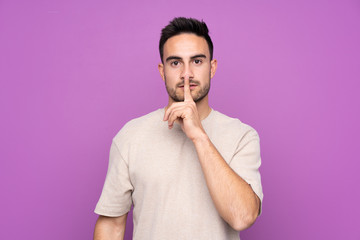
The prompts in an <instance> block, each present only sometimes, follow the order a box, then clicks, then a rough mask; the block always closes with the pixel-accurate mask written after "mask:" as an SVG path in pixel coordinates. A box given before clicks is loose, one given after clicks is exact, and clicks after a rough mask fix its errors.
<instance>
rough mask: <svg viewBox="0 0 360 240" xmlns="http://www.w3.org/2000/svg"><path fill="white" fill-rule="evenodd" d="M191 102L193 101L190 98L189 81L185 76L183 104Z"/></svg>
mask: <svg viewBox="0 0 360 240" xmlns="http://www.w3.org/2000/svg"><path fill="white" fill-rule="evenodd" d="M189 101H190V102H191V101H193V98H192V96H191V91H190V79H189V76H188V75H186V76H185V78H184V102H189Z"/></svg>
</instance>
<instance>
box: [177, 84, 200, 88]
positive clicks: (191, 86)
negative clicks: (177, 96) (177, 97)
mask: <svg viewBox="0 0 360 240" xmlns="http://www.w3.org/2000/svg"><path fill="white" fill-rule="evenodd" d="M197 86H198V85H197V84H195V83H190V89H194V88H196V87H197ZM179 88H182V89H183V88H184V85H179Z"/></svg>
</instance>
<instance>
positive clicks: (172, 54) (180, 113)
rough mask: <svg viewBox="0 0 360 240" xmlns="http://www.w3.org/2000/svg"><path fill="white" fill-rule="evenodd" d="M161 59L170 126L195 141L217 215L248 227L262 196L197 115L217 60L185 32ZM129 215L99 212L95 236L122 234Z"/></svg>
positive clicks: (204, 108) (202, 113)
mask: <svg viewBox="0 0 360 240" xmlns="http://www.w3.org/2000/svg"><path fill="white" fill-rule="evenodd" d="M163 60H164V63H163V64H162V63H160V64H159V65H158V69H159V72H160V75H161V77H162V79H163V80H164V82H165V85H166V89H167V91H168V94H169V101H168V105H167V106H166V107H165V114H164V118H163V120H164V121H167V122H168V126H169V131H171V129H172V128H173V126H174V124H176V123H177V124H180V126H181V128H182V130H183V131H184V133H185V134H186V136H187V137H188V138H189V139H190V140H191V141H192V142H193V144H194V146H195V148H196V151H197V155H198V161H199V162H200V164H201V167H202V171H203V173H204V176H205V180H206V184H207V187H208V189H209V192H210V195H211V198H212V200H213V202H214V204H215V207H216V209H217V211H218V212H219V214H220V216H221V217H222V218H223V219H224V220H225V221H226V222H227V223H228V224H229V225H230V226H231V227H232V228H233V229H235V230H237V231H241V230H244V229H246V228H248V227H250V226H251V225H252V224H253V223H254V222H255V220H256V218H257V216H258V213H259V208H260V200H259V198H258V197H257V195H256V194H255V193H254V192H253V190H252V188H251V187H250V185H249V184H247V182H245V181H244V180H243V179H242V178H241V177H240V176H239V175H237V174H236V173H235V172H234V171H233V170H232V169H231V168H230V167H229V165H228V164H227V163H226V162H225V160H224V159H223V157H222V156H221V154H220V153H219V152H218V151H217V149H216V148H215V146H214V145H213V143H212V142H211V141H210V139H209V137H208V136H207V134H206V132H205V131H204V129H203V127H202V125H201V120H203V119H205V118H206V117H207V116H208V115H209V113H210V112H211V108H210V106H209V103H208V95H207V92H208V89H209V88H210V80H211V78H212V77H213V76H214V75H215V72H216V68H217V61H216V60H215V59H213V60H210V52H209V48H208V45H207V42H206V40H205V39H204V38H202V37H199V36H196V35H195V34H189V33H183V34H180V35H177V36H174V37H171V38H169V39H168V40H167V41H166V43H165V45H164V55H163ZM126 217H127V214H125V215H123V216H120V217H114V218H109V217H103V216H100V217H99V219H98V220H97V223H96V226H95V233H94V239H95V240H100V239H123V238H124V232H125V224H126Z"/></svg>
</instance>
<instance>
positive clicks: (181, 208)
mask: <svg viewBox="0 0 360 240" xmlns="http://www.w3.org/2000/svg"><path fill="white" fill-rule="evenodd" d="M159 49H160V57H161V61H162V63H160V64H159V66H158V68H159V71H160V75H161V77H162V79H163V80H164V81H165V85H166V90H167V92H168V95H169V102H168V105H167V106H166V107H165V108H164V109H159V110H157V111H154V112H152V113H149V114H147V115H145V116H143V117H140V118H137V119H134V120H132V121H130V122H128V123H127V124H126V125H125V126H124V127H123V128H122V130H121V131H120V132H119V133H118V134H117V135H116V136H115V137H114V139H113V142H112V146H111V149H110V161H109V168H108V173H107V176H106V180H105V184H104V188H103V192H102V194H101V197H100V200H99V202H98V204H97V206H96V209H95V213H97V214H99V215H100V216H99V219H98V220H97V222H96V226H95V233H94V239H123V237H124V232H125V223H126V218H127V213H128V211H129V210H130V207H131V205H132V204H133V205H134V209H133V218H134V219H133V221H134V232H133V238H134V239H219V240H224V239H239V231H241V230H243V229H246V228H248V227H250V226H251V225H252V224H253V223H254V222H255V220H256V218H257V216H258V215H259V213H260V209H261V201H262V198H263V194H262V187H261V181H260V173H259V171H258V169H259V167H260V162H261V160H260V147H259V137H258V135H257V133H256V131H255V130H254V129H252V128H251V127H250V126H248V125H246V124H244V123H242V122H240V121H239V120H238V119H234V118H230V117H227V116H225V115H223V114H221V113H220V112H217V111H215V110H213V109H211V108H210V106H209V104H208V92H209V89H210V80H211V78H212V77H213V76H214V74H215V72H216V68H217V61H216V60H215V59H213V44H212V42H211V39H210V37H209V35H208V28H207V26H206V24H205V23H204V22H200V21H198V20H195V19H191V18H190V19H187V18H175V19H173V20H172V21H171V22H170V24H169V25H167V26H166V27H165V28H164V29H163V30H162V35H161V39H160V44H159Z"/></svg>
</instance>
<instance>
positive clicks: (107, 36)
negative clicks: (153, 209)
mask: <svg viewBox="0 0 360 240" xmlns="http://www.w3.org/2000/svg"><path fill="white" fill-rule="evenodd" d="M175 16H186V17H195V18H199V19H204V21H205V22H206V23H207V24H208V26H209V28H210V32H211V36H212V38H213V42H214V45H215V52H214V56H215V58H217V59H218V63H219V64H218V71H217V73H216V75H215V77H214V79H213V81H212V89H211V93H210V103H211V105H212V107H213V108H214V109H216V110H218V111H220V112H223V113H225V114H227V115H229V116H232V117H237V118H239V119H241V120H242V121H243V122H245V123H248V124H250V125H251V126H253V127H254V128H255V129H256V130H257V131H258V132H259V134H260V138H261V147H262V153H261V155H262V160H263V165H262V167H261V174H262V181H263V188H264V194H265V197H264V203H263V213H262V215H261V217H260V218H259V219H258V220H257V222H256V223H255V225H254V226H253V227H252V228H250V229H248V230H246V231H244V232H242V233H241V237H242V239H245V240H246V239H284V240H285V239H292V240H297V239H299V240H300V239H301V240H303V239H349V240H352V239H357V240H358V239H360V230H359V226H360V220H359V218H360V209H359V204H358V200H359V198H360V193H359V183H360V177H359V173H358V172H359V170H360V163H359V160H360V158H359V154H358V150H359V148H360V144H359V140H358V139H359V134H360V128H359V123H360V118H359V115H360V112H359V109H360V106H359V105H360V104H359V103H360V99H359V89H360V84H359V81H360V47H359V46H360V3H359V1H355V0H353V1H346V0H338V1H300V0H299V1H285V0H283V1H266V0H263V1H209V0H206V1H205V0H204V1H193V0H184V1H165V0H162V1H146V2H145V1H144V2H141V3H140V2H137V1H100V0H96V1H95V0H92V1H88V0H80V1H70V0H66V1H60V0H58V1H46V0H43V1H40V0H38V1H25V0H23V1H12V0H0V81H1V82H0V104H1V105H0V107H1V120H0V121H1V124H0V149H1V151H0V154H1V155H0V160H1V161H0V187H1V189H0V190H1V198H0V201H1V204H0V206H1V218H0V238H1V239H54V240H56V239H91V238H92V234H93V228H94V224H95V221H96V218H97V215H96V214H94V213H93V210H94V207H95V205H96V202H97V200H98V198H99V196H100V193H101V189H102V186H103V183H104V179H105V175H106V170H107V164H108V153H109V149H110V144H111V139H112V137H113V136H114V135H115V134H116V133H117V132H118V131H119V130H120V128H121V127H122V126H123V125H124V124H125V123H126V122H127V121H129V120H130V119H132V118H135V117H138V116H141V115H143V114H146V113H148V112H150V111H153V110H155V109H158V108H161V107H163V106H165V104H166V102H167V94H166V91H165V89H164V84H163V82H162V80H161V78H160V76H159V74H158V70H157V64H158V62H159V60H160V59H159V54H158V49H157V47H158V40H159V36H160V30H161V28H162V27H163V26H165V25H166V24H167V23H168V22H169V20H170V19H172V18H173V17H175ZM131 224H132V223H131V221H128V229H127V233H126V235H127V238H126V239H131V229H132V225H131Z"/></svg>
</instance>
